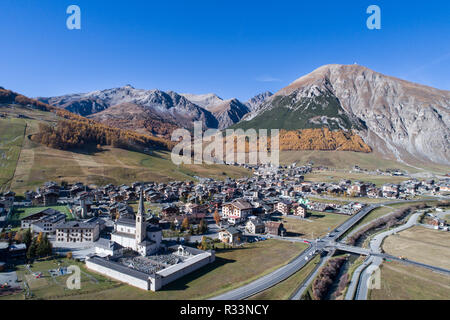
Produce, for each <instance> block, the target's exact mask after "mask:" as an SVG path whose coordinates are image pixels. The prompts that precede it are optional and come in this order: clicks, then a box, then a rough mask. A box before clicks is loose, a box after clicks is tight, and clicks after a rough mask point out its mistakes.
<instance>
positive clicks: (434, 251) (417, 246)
mask: <svg viewBox="0 0 450 320" xmlns="http://www.w3.org/2000/svg"><path fill="white" fill-rule="evenodd" d="M383 250H384V251H385V252H387V253H389V254H392V255H395V256H405V257H406V258H408V259H411V260H414V261H418V262H422V263H426V264H431V265H433V266H436V267H442V268H446V269H450V233H449V232H443V231H437V230H431V229H427V228H424V227H419V226H416V227H413V228H410V229H407V230H405V231H402V232H400V233H398V234H396V235H392V236H389V237H388V238H386V239H385V240H384V243H383Z"/></svg>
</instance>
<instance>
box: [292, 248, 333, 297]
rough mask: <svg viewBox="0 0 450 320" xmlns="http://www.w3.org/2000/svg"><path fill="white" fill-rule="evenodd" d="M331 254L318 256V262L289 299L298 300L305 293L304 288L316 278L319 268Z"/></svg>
mask: <svg viewBox="0 0 450 320" xmlns="http://www.w3.org/2000/svg"><path fill="white" fill-rule="evenodd" d="M331 256H332V254H328V255H327V256H326V257H320V261H319V264H317V266H316V267H315V268H314V270H313V271H312V273H311V274H310V275H309V276H308V277H307V278H306V279H305V280H304V281H303V283H302V284H301V285H300V287H299V288H298V289H297V290H296V291H295V292H294V294H293V295H292V296H291V297H290V298H289V300H300V299H301V298H302V296H303V294H304V293H305V291H306V289H308V287H309V285H310V284H311V282H312V281H313V280H314V279H315V278H316V276H317V274H318V273H319V271H320V269H321V268H322V267H323V266H324V265H325V263H327V261H328V259H329V258H330V257H331Z"/></svg>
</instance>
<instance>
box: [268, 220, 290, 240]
mask: <svg viewBox="0 0 450 320" xmlns="http://www.w3.org/2000/svg"><path fill="white" fill-rule="evenodd" d="M264 225H265V228H266V233H268V234H270V235H273V236H281V237H284V236H285V235H286V229H285V228H284V225H283V223H281V222H277V221H266V222H265V223H264Z"/></svg>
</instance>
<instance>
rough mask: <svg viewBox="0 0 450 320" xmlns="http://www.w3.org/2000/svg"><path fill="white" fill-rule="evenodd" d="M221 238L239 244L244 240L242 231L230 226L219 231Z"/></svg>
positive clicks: (226, 241)
mask: <svg viewBox="0 0 450 320" xmlns="http://www.w3.org/2000/svg"><path fill="white" fill-rule="evenodd" d="M219 240H220V241H222V242H224V243H229V244H233V245H236V244H239V243H240V242H241V241H242V232H241V231H239V230H238V229H236V228H235V227H228V228H226V229H223V230H221V231H219Z"/></svg>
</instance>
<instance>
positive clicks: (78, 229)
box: [55, 221, 100, 245]
mask: <svg viewBox="0 0 450 320" xmlns="http://www.w3.org/2000/svg"><path fill="white" fill-rule="evenodd" d="M99 236H100V224H99V223H98V222H80V221H68V222H66V223H63V224H61V225H59V226H57V227H56V237H55V244H56V245H61V244H75V243H81V244H85V243H94V242H95V241H97V240H98V238H99Z"/></svg>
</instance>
